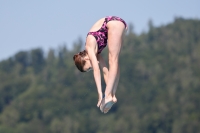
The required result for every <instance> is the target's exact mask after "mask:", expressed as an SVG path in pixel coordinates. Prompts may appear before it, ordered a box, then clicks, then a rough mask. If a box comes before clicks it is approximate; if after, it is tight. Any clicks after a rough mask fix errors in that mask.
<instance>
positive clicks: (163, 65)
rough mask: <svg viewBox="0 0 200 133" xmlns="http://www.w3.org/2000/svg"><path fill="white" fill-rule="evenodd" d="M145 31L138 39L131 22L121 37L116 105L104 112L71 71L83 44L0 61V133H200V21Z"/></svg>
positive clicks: (89, 80)
mask: <svg viewBox="0 0 200 133" xmlns="http://www.w3.org/2000/svg"><path fill="white" fill-rule="evenodd" d="M148 26H149V31H148V32H146V33H142V34H140V35H137V34H135V33H134V27H133V25H132V24H130V25H129V32H128V33H126V35H125V36H124V41H123V42H124V45H123V48H122V51H121V55H120V67H121V79H120V83H119V86H118V91H117V98H118V103H117V104H115V105H114V106H113V108H112V110H111V111H110V112H109V113H108V114H102V113H101V112H100V110H99V109H98V108H97V107H96V103H97V91H96V85H95V83H94V79H93V74H92V72H90V73H84V74H83V73H80V72H79V71H78V70H77V69H76V68H75V67H74V63H73V59H72V57H73V55H74V54H75V53H77V52H79V51H80V50H82V49H83V47H84V41H82V39H77V41H76V43H74V45H73V49H72V50H69V49H68V48H67V47H66V46H65V45H63V46H59V47H58V48H57V49H50V50H49V52H48V53H47V54H45V53H44V52H43V50H42V49H41V48H37V49H33V50H31V51H20V52H18V53H16V54H15V55H14V56H12V57H10V58H9V59H7V60H3V61H1V62H0V133H36V132H37V133H111V132H115V133H122V132H124V133H200V126H199V125H200V20H195V19H184V18H175V19H174V22H172V23H170V24H167V25H163V26H160V27H154V25H153V22H152V21H151V20H150V21H149V22H148ZM103 56H104V57H105V58H106V57H107V49H106V50H105V51H104V52H103ZM102 80H103V79H102ZM104 88H105V84H104V83H103V90H104Z"/></svg>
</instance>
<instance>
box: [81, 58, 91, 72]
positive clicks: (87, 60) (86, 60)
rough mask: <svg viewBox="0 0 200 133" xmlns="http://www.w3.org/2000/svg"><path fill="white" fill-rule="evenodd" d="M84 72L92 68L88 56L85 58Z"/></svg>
mask: <svg viewBox="0 0 200 133" xmlns="http://www.w3.org/2000/svg"><path fill="white" fill-rule="evenodd" d="M83 70H84V71H85V72H89V71H91V70H92V64H91V61H90V59H89V58H85V66H84V67H83Z"/></svg>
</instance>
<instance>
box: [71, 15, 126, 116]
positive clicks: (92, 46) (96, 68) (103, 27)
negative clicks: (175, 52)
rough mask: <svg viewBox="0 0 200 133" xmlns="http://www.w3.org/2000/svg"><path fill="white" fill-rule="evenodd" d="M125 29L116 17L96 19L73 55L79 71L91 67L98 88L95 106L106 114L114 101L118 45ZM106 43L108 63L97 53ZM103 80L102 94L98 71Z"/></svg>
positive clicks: (119, 46)
mask: <svg viewBox="0 0 200 133" xmlns="http://www.w3.org/2000/svg"><path fill="white" fill-rule="evenodd" d="M126 29H127V24H126V22H125V21H124V20H123V19H121V18H120V17H116V16H108V17H105V18H101V19H100V20H98V21H97V22H96V23H95V24H94V25H93V26H92V28H91V29H90V31H89V33H88V34H87V37H86V43H85V50H83V51H82V52H79V53H78V54H75V55H74V57H73V59H74V62H75V65H76V67H77V68H78V69H79V70H80V71H81V72H89V71H90V70H93V75H94V80H95V83H96V87H97V91H98V97H99V99H98V103H97V107H100V110H101V111H102V112H103V113H107V112H108V111H109V110H110V109H111V107H112V105H113V104H114V103H116V102H117V98H116V96H115V94H116V90H117V86H118V82H119V77H120V67H119V54H120V50H121V46H122V36H123V33H124V31H125V30H126ZM107 45H108V64H109V67H107V65H106V63H105V60H104V59H103V57H102V56H101V52H102V50H103V49H104V48H105V47H106V46H107ZM100 68H101V70H102V72H103V77H104V80H105V83H106V88H105V93H104V94H103V93H102V86H101V73H100Z"/></svg>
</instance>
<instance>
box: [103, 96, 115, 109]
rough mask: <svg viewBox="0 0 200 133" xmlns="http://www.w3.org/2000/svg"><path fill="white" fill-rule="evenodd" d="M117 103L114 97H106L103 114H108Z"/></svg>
mask: <svg viewBox="0 0 200 133" xmlns="http://www.w3.org/2000/svg"><path fill="white" fill-rule="evenodd" d="M114 100H115V101H116V100H117V99H116V97H115V98H114ZM114 103H115V102H114V101H113V97H112V96H109V97H105V103H104V106H103V112H104V113H107V112H108V111H109V110H110V109H111V107H112V105H113V104H114Z"/></svg>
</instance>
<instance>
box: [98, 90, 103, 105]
mask: <svg viewBox="0 0 200 133" xmlns="http://www.w3.org/2000/svg"><path fill="white" fill-rule="evenodd" d="M102 99H103V94H102V93H101V94H99V99H98V103H97V107H99V106H100V105H101V101H102Z"/></svg>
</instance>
